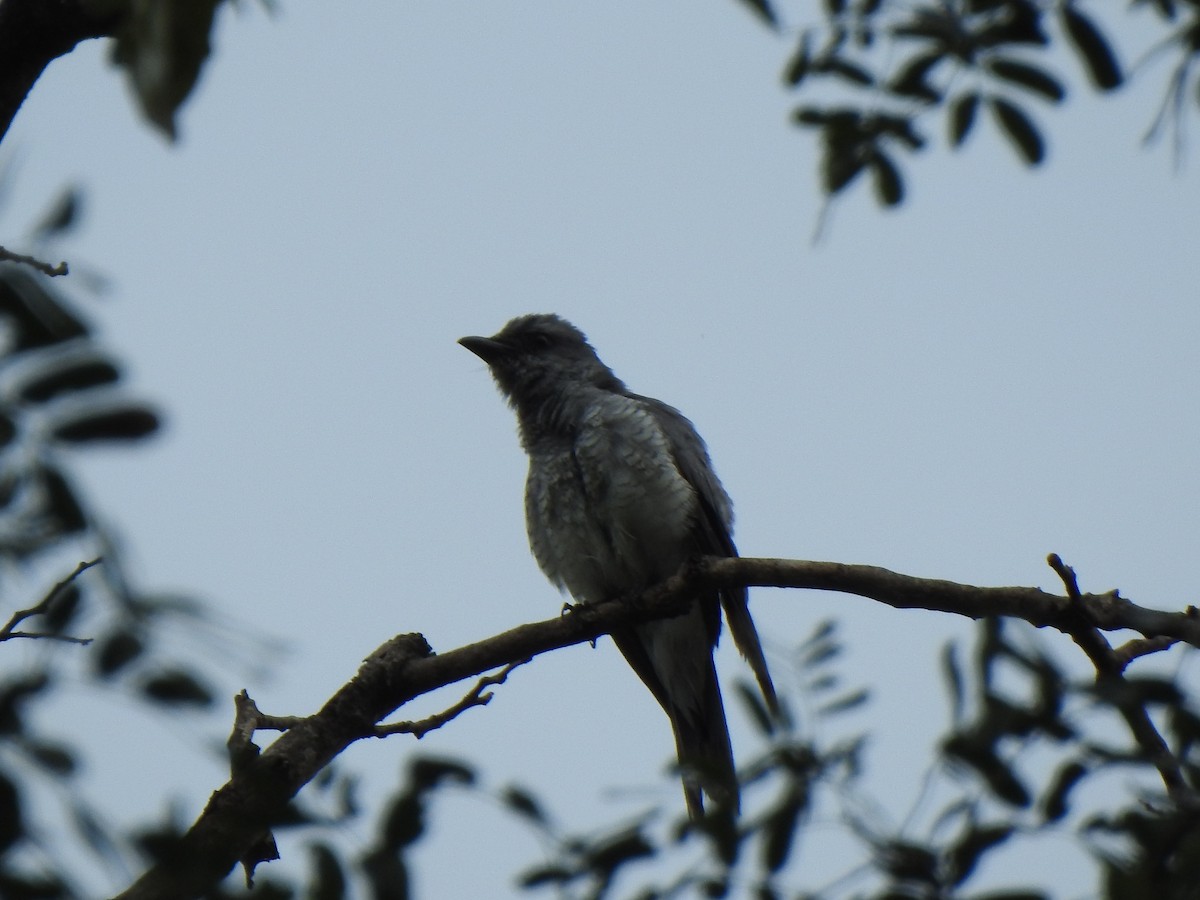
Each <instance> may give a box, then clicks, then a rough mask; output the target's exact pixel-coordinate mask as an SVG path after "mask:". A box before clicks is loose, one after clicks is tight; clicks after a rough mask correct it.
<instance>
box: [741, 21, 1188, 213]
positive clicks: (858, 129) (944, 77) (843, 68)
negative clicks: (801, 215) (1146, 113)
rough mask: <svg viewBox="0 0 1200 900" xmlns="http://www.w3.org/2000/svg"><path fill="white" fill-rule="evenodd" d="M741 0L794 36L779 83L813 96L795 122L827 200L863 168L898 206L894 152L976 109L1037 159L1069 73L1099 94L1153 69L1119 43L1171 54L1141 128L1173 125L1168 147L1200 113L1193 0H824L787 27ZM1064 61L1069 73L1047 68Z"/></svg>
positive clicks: (951, 130)
mask: <svg viewBox="0 0 1200 900" xmlns="http://www.w3.org/2000/svg"><path fill="white" fill-rule="evenodd" d="M745 2H747V3H749V4H750V5H751V7H752V8H753V9H754V11H755V13H756V14H757V15H758V16H759V18H760V19H761V20H762V21H763V22H764V23H766V24H767V25H768V26H770V27H771V28H773V29H776V30H778V31H779V32H781V33H783V34H794V33H798V40H797V41H796V46H795V50H794V52H793V53H792V55H791V58H790V59H789V61H788V62H787V64H786V66H785V67H784V72H783V79H784V82H785V84H786V85H788V86H789V87H790V88H791V89H793V90H795V91H796V92H797V93H803V94H804V95H805V96H806V97H808V96H809V95H813V96H819V97H820V99H819V100H816V99H813V100H806V101H805V102H804V103H803V104H801V105H800V106H799V107H798V108H797V109H796V111H795V121H796V124H798V125H799V126H800V127H802V128H805V129H810V130H812V131H814V132H816V134H817V135H818V137H819V140H820V143H821V147H822V162H821V187H822V189H823V190H824V192H825V194H826V195H828V196H830V197H832V196H834V195H837V194H839V193H841V192H842V191H844V190H846V189H847V188H848V187H849V186H850V185H851V184H853V183H854V182H855V181H856V180H857V179H858V178H859V176H860V175H862V174H864V173H870V175H871V180H872V183H873V186H874V189H875V194H876V197H877V199H878V201H879V202H880V203H881V204H882V205H884V206H895V205H898V204H899V203H901V202H902V201H903V200H904V197H905V180H904V177H903V174H902V171H901V167H900V160H901V158H902V157H904V156H905V155H910V154H915V153H918V152H920V151H922V150H924V149H926V148H927V147H929V146H930V137H929V135H930V134H931V133H932V134H936V133H938V132H939V131H940V133H942V134H944V135H945V140H946V143H947V144H948V145H949V146H950V147H952V148H959V147H962V146H964V144H965V142H966V141H967V139H968V138H969V136H970V135H971V134H972V133H973V132H974V131H975V130H977V129H978V128H979V127H980V123H981V116H980V111H981V110H982V111H983V112H984V113H985V114H987V117H988V118H990V120H991V125H992V126H993V127H994V128H996V129H997V130H998V132H999V133H1000V134H1001V135H1003V136H1004V138H1005V139H1006V140H1007V141H1008V142H1009V143H1010V145H1011V146H1012V148H1013V152H1014V153H1015V154H1016V156H1017V158H1018V160H1020V162H1022V163H1024V164H1025V165H1029V166H1037V165H1039V164H1040V163H1041V162H1042V161H1043V160H1044V159H1045V157H1046V138H1045V136H1044V126H1043V125H1042V124H1040V123H1039V118H1040V115H1041V113H1040V111H1039V107H1041V108H1043V109H1044V108H1047V107H1052V106H1055V105H1057V104H1059V103H1061V102H1062V101H1063V100H1064V99H1065V98H1066V96H1067V92H1068V82H1069V81H1073V82H1074V83H1075V84H1076V85H1077V86H1082V87H1084V88H1086V89H1088V90H1092V91H1095V92H1098V93H1101V94H1103V93H1109V92H1112V91H1115V90H1117V89H1118V88H1120V87H1121V86H1122V85H1123V84H1124V83H1125V82H1126V80H1127V79H1129V78H1132V77H1133V76H1134V75H1137V76H1138V77H1151V76H1150V75H1148V74H1146V73H1147V72H1149V71H1152V67H1149V66H1135V67H1129V66H1128V65H1127V64H1123V63H1122V62H1121V60H1122V57H1126V58H1128V56H1130V55H1131V52H1147V49H1148V52H1149V55H1150V56H1151V57H1155V58H1157V57H1168V56H1169V57H1173V65H1172V68H1171V70H1170V74H1169V76H1168V78H1167V84H1166V87H1165V90H1164V98H1163V102H1162V108H1161V111H1160V112H1159V114H1158V116H1157V117H1156V118H1155V120H1154V122H1153V124H1152V126H1151V132H1150V134H1151V135H1156V134H1157V133H1159V132H1160V131H1161V130H1162V129H1164V128H1166V127H1167V126H1172V127H1173V128H1174V133H1175V137H1176V150H1177V151H1179V150H1180V149H1181V147H1182V137H1183V133H1184V132H1183V128H1184V125H1185V121H1186V115H1187V110H1188V109H1189V108H1190V109H1191V111H1192V112H1193V113H1194V112H1195V111H1196V109H1197V108H1200V75H1197V66H1196V63H1197V61H1198V60H1200V0H1132V2H1130V3H1128V4H1126V10H1125V11H1124V12H1123V13H1122V12H1121V11H1120V10H1119V9H1117V8H1116V7H1117V4H1103V5H1102V4H1088V3H1085V2H1076V0H1054V2H1050V3H1039V2H1035V0H945V2H938V0H932V2H916V3H895V2H885V0H824V2H823V3H821V4H820V5H819V13H815V12H814V10H813V7H812V6H810V5H809V4H805V5H804V7H803V8H802V9H800V10H799V11H798V12H797V14H796V15H797V18H799V19H802V20H803V23H802V24H799V25H797V26H792V25H790V24H788V23H787V22H786V18H787V17H786V16H785V9H784V5H783V4H781V3H774V4H772V3H769V2H767V0H745ZM1100 13H1103V15H1102V16H1101V15H1100ZM1121 16H1124V17H1125V18H1124V19H1122V20H1120V21H1117V20H1118V18H1119V17H1121ZM814 18H818V21H816V22H813V21H812V20H813V19H814ZM1106 22H1111V23H1113V24H1106ZM1146 22H1148V24H1149V26H1150V27H1149V28H1148V29H1144V30H1148V31H1152V32H1154V33H1156V34H1157V35H1158V36H1159V40H1158V43H1156V44H1155V45H1154V46H1153V47H1151V48H1133V47H1127V48H1124V50H1122V48H1120V47H1119V44H1118V42H1117V40H1116V36H1117V35H1118V34H1119V33H1120V32H1121V31H1122V29H1124V30H1125V31H1135V30H1143V29H1141V28H1140V26H1141V25H1142V24H1143V23H1146ZM1130 26H1135V27H1130ZM1148 61H1149V60H1148ZM1067 63H1073V66H1071V68H1072V69H1073V76H1074V77H1073V78H1072V77H1069V76H1067V75H1064V74H1063V73H1062V72H1059V71H1057V69H1058V68H1059V67H1061V66H1062V65H1064V64H1067ZM939 120H940V121H942V122H944V125H942V126H941V128H940V129H939V128H938V126H937V123H938V121H939ZM1148 125H1150V123H1148ZM1148 136H1149V135H1148Z"/></svg>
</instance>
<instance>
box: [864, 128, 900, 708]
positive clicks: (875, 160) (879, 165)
mask: <svg viewBox="0 0 1200 900" xmlns="http://www.w3.org/2000/svg"><path fill="white" fill-rule="evenodd" d="M871 170H872V171H873V172H874V173H875V194H876V196H878V198H879V202H880V203H882V204H883V205H884V206H898V205H899V204H900V202H901V201H902V200H904V180H903V179H902V178H901V177H900V170H899V169H897V168H896V164H895V163H893V162H892V160H891V158H890V157H889V156H888V155H887V154H886V153H884V152H882V151H876V153H875V154H874V155H873V156H872V157H871ZM863 699H866V698H865V697H864V698H863Z"/></svg>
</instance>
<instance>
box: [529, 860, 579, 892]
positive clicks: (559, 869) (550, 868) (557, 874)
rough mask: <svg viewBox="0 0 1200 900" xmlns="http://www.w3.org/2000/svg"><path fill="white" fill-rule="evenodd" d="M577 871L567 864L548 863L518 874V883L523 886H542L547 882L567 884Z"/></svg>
mask: <svg viewBox="0 0 1200 900" xmlns="http://www.w3.org/2000/svg"><path fill="white" fill-rule="evenodd" d="M574 878H575V873H574V872H572V871H571V870H570V869H568V868H566V867H565V866H559V865H554V864H551V865H547V866H537V867H535V868H532V869H526V870H525V871H524V872H522V873H521V874H520V875H518V876H517V884H518V885H520V886H521V887H523V888H526V889H528V888H534V887H541V886H542V885H545V884H565V883H567V882H569V881H572V880H574Z"/></svg>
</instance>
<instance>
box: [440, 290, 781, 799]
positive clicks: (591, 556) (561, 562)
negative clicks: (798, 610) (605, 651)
mask: <svg viewBox="0 0 1200 900" xmlns="http://www.w3.org/2000/svg"><path fill="white" fill-rule="evenodd" d="M459 343H460V344H462V345H463V346H464V347H466V348H467V349H468V350H470V351H471V352H472V353H474V354H475V355H476V356H478V357H480V358H481V359H482V360H483V361H484V362H485V363H487V365H488V368H489V369H490V370H491V372H492V375H493V376H494V378H495V379H496V383H497V385H498V386H499V388H500V391H501V392H502V393H503V394H504V395H505V397H506V398H507V399H508V402H509V404H510V405H511V406H512V407H513V409H514V410H516V414H517V421H518V424H519V429H520V435H521V444H522V446H523V447H524V448H525V451H526V452H527V453H528V454H529V476H528V479H527V481H526V485H525V523H526V527H527V530H528V532H529V544H530V547H531V548H532V549H533V555H534V557H535V558H536V559H537V562H538V565H539V566H540V567H541V569H542V571H543V572H544V573H545V574H546V577H547V578H549V579H550V581H551V582H553V583H554V584H555V585H556V586H558V587H559V588H560V589H565V590H566V591H568V592H569V593H570V594H571V596H572V597H573V598H574V599H575V600H576V601H578V602H580V603H597V602H599V601H602V600H608V599H612V598H615V597H619V596H622V595H626V594H629V593H631V592H635V591H640V590H642V589H644V588H647V587H650V586H651V585H653V584H655V583H657V582H659V581H662V580H663V579H665V578H667V577H669V576H671V575H673V574H674V573H675V572H676V571H678V570H679V568H680V566H681V565H682V564H683V563H684V562H686V561H687V560H688V559H691V558H694V557H697V556H701V555H712V556H736V555H737V549H736V548H735V547H734V545H733V540H732V538H731V537H730V528H731V526H732V524H733V507H732V504H731V503H730V500H729V495H728V494H726V493H725V489H724V488H723V487H722V486H721V482H720V481H719V480H718V479H717V476H716V473H715V472H713V468H712V464H711V462H710V461H709V457H708V450H707V449H706V448H705V446H704V441H703V440H701V438H700V435H698V434H697V433H696V429H695V428H694V427H693V426H692V423H691V422H689V421H688V420H687V419H686V418H684V417H683V415H682V414H681V413H680V412H679V411H678V410H676V409H674V408H673V407H670V406H668V405H667V404H665V403H662V402H661V401H659V400H654V399H652V398H650V397H642V396H640V395H638V394H634V393H632V392H631V391H629V390H628V389H626V387H625V385H624V383H623V382H622V381H621V380H620V379H619V378H617V377H616V376H615V375H614V374H613V373H612V370H610V369H609V368H608V366H606V365H605V364H604V363H603V362H601V361H600V358H599V357H598V356H597V355H596V351H595V350H593V349H592V347H591V345H590V344H589V343H588V342H587V338H585V337H584V335H583V333H582V332H581V331H580V330H579V329H578V328H576V327H575V326H574V325H572V324H571V323H570V322H567V321H566V320H564V319H561V318H559V317H558V316H555V315H546V314H539V315H528V316H521V317H519V318H516V319H513V320H512V321H511V322H509V323H508V324H507V325H505V326H504V328H503V329H501V330H500V332H498V333H497V334H495V335H493V336H492V337H465V338H463V339H462V340H460V341H459ZM718 603H719V606H720V607H723V608H724V610H725V617H726V619H727V620H728V622H729V628H730V631H731V632H732V634H733V639H734V642H735V643H736V645H737V647H738V649H739V650H740V651H741V653H742V655H743V656H744V657H746V659H747V660H748V661H749V663H750V667H751V668H752V669H753V671H754V674H755V676H756V678H757V679H758V684H759V687H760V689H761V690H762V693H763V697H764V698H765V700H766V702H767V705H768V707H769V708H771V709H772V710H774V709H775V708H776V699H775V688H774V686H773V685H772V683H771V676H770V673H769V672H768V671H767V664H766V660H765V659H764V658H763V652H762V646H761V645H760V643H759V639H758V632H757V631H756V630H755V627H754V621H753V620H752V619H751V618H750V610H749V608H748V606H747V602H746V590H745V589H744V588H738V589H722V590H720V591H716V590H714V591H711V592H708V593H705V594H703V595H701V596H698V597H697V598H696V602H695V604H694V605H693V606H692V607H691V609H690V610H689V611H688V612H687V613H685V614H683V615H681V616H677V617H675V618H671V619H660V620H658V621H654V622H648V623H646V624H644V625H636V626H631V627H626V628H623V629H620V630H617V631H614V632H613V633H612V637H613V640H614V641H615V642H616V645H617V647H618V648H619V649H620V651H621V653H622V654H624V656H625V659H626V660H627V661H628V662H629V664H630V665H631V666H632V667H633V670H634V671H635V672H637V674H638V676H639V677H640V678H641V679H642V681H643V682H645V684H646V687H648V688H649V689H650V692H651V693H652V694H653V695H654V697H655V699H656V700H658V702H659V704H660V705H661V706H662V708H663V709H664V710H665V711H666V713H667V716H668V717H669V718H670V720H671V728H672V729H673V731H674V733H675V747H676V751H677V754H678V758H679V763H680V768H681V770H682V773H683V790H684V796H685V798H686V800H687V808H688V812H689V814H691V816H692V817H693V818H697V817H699V816H701V815H702V814H703V812H704V805H703V799H702V792H703V794H706V795H707V796H708V797H709V799H710V800H712V801H714V802H715V803H716V804H717V805H718V806H719V807H721V808H723V809H726V810H729V811H732V812H736V811H737V808H738V802H739V797H738V783H737V776H736V774H735V771H734V764H733V752H732V750H731V749H730V745H729V730H728V726H727V725H726V722H725V710H724V707H723V705H722V703H721V691H720V687H719V686H718V684H717V673H716V669H715V668H714V666H713V649H714V648H715V646H716V643H717V636H718V633H719V632H720V628H721V612H720V608H719V606H718Z"/></svg>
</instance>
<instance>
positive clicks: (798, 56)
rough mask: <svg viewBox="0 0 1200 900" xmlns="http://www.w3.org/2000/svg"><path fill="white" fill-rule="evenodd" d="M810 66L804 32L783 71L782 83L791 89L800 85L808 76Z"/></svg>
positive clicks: (806, 34) (806, 35)
mask: <svg viewBox="0 0 1200 900" xmlns="http://www.w3.org/2000/svg"><path fill="white" fill-rule="evenodd" d="M811 65H812V57H811V56H810V55H809V46H808V33H807V32H806V33H805V34H804V35H803V36H802V37H801V38H800V44H799V46H798V47H796V52H795V53H794V54H792V58H791V59H790V60H789V61H788V64H787V67H786V68H785V69H784V70H783V81H784V83H785V84H787V85H790V86H791V87H796V85H798V84H800V82H802V81H803V80H804V79H805V78H806V77H807V76H808V72H809V68H810V67H811Z"/></svg>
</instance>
